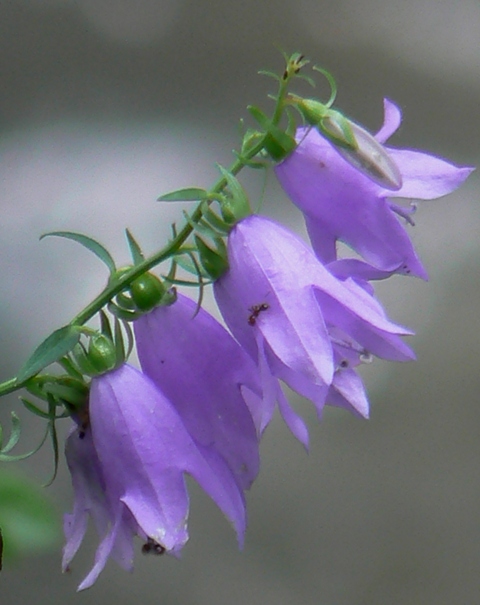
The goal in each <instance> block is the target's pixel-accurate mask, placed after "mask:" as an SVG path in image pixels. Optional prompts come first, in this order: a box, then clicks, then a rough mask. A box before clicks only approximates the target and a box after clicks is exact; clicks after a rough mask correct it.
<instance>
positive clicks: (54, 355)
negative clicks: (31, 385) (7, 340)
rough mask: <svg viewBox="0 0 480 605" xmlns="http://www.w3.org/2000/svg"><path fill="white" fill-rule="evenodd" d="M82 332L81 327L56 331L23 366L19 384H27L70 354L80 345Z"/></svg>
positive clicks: (67, 327) (19, 375)
mask: <svg viewBox="0 0 480 605" xmlns="http://www.w3.org/2000/svg"><path fill="white" fill-rule="evenodd" d="M81 332H82V327H81V326H71V325H68V326H64V327H63V328H59V329H58V330H55V332H53V334H50V336H49V337H48V338H46V339H45V340H44V341H43V342H42V343H41V344H40V345H39V346H38V347H37V348H36V349H35V351H34V352H33V353H32V355H31V356H30V357H29V359H28V360H27V361H26V362H25V364H24V365H23V366H22V368H21V369H20V372H19V373H18V376H17V382H19V383H21V382H25V381H26V380H28V379H29V378H32V376H35V374H38V372H40V371H41V370H43V369H44V368H46V367H47V366H49V365H50V364H52V363H55V362H56V361H57V360H58V359H60V357H63V356H64V355H66V354H67V353H69V352H70V351H71V350H72V349H73V347H74V346H75V345H76V344H77V343H78V341H79V339H80V335H81Z"/></svg>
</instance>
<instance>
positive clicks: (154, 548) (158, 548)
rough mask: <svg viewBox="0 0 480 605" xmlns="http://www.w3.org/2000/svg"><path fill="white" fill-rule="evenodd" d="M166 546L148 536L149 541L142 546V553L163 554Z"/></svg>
mask: <svg viewBox="0 0 480 605" xmlns="http://www.w3.org/2000/svg"><path fill="white" fill-rule="evenodd" d="M165 550H166V549H165V546H162V545H161V544H159V543H158V542H156V541H155V540H154V539H153V538H147V541H146V542H145V544H144V545H143V546H142V553H143V554H144V555H149V554H150V553H151V554H154V555H163V553H164V552H165Z"/></svg>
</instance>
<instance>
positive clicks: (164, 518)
mask: <svg viewBox="0 0 480 605" xmlns="http://www.w3.org/2000/svg"><path fill="white" fill-rule="evenodd" d="M89 418H90V424H89V427H88V429H87V430H86V431H84V432H82V433H79V432H75V433H72V434H71V435H70V437H69V439H68V442H67V457H68V460H69V467H70V470H71V473H72V479H73V483H74V490H75V505H74V511H73V513H72V515H67V517H66V520H65V534H66V538H67V543H66V546H65V552H64V565H68V563H69V561H70V560H71V558H72V557H73V556H74V554H75V552H76V550H77V549H78V547H79V546H80V543H81V541H82V538H83V534H84V531H85V525H86V511H87V512H88V514H89V515H90V516H92V518H93V519H94V522H95V524H96V525H97V531H98V532H99V534H100V535H101V541H100V544H99V546H98V548H97V552H96V555H95V564H94V567H93V568H92V570H91V572H90V573H89V574H88V575H87V577H86V578H85V580H84V581H83V582H82V583H81V584H80V587H79V589H84V588H88V587H89V586H91V585H92V584H93V583H94V582H95V580H96V578H97V577H98V575H99V573H100V572H101V571H102V569H103V567H104V566H105V563H106V561H107V559H108V557H109V556H112V557H114V558H115V559H117V560H118V561H119V562H120V563H121V564H122V565H123V566H124V567H125V568H131V561H132V548H133V547H132V538H133V536H134V535H139V536H140V537H141V538H142V539H143V540H146V543H147V546H148V545H150V546H152V547H153V548H154V549H156V551H157V552H163V551H166V552H171V553H173V554H176V553H178V552H179V551H180V550H181V548H182V547H183V546H184V544H185V542H186V541H187V539H188V532H187V517H188V507H189V498H188V493H187V489H186V485H185V478H184V473H188V474H190V475H191V476H192V477H193V478H194V479H195V480H196V481H197V482H198V483H199V484H200V486H201V487H202V488H203V489H204V490H205V491H206V492H207V493H208V494H209V496H210V497H211V498H212V499H213V500H214V501H215V502H216V504H217V505H218V506H219V508H220V509H221V510H222V511H223V512H224V514H225V515H226V516H227V517H228V519H229V520H230V521H231V522H232V524H233V526H234V528H235V530H236V532H237V536H238V540H239V542H240V544H242V542H243V536H244V532H245V503H244V499H243V492H242V490H241V489H240V488H239V486H238V484H237V481H236V480H235V478H234V476H233V475H232V473H231V471H230V469H229V468H228V467H227V466H226V464H222V462H221V461H216V462H215V464H213V463H212V461H211V460H206V458H205V457H204V456H203V455H202V453H201V452H200V450H199V448H198V447H197V446H196V445H195V443H194V441H193V440H192V438H191V437H190V435H189V433H188V431H187V430H186V428H185V426H184V425H183V423H182V421H181V419H180V417H179V415H178V413H177V412H176V410H175V409H174V407H173V406H172V405H171V403H170V402H169V401H168V399H167V398H166V397H165V396H164V395H163V393H161V391H160V390H159V389H158V388H157V387H156V386H155V385H154V383H153V382H152V381H151V380H150V379H149V378H148V377H146V376H145V375H144V374H142V373H141V372H139V371H138V370H136V369H135V368H133V367H131V366H129V365H127V364H124V365H122V366H121V367H119V368H118V369H116V370H113V371H111V372H108V373H106V374H102V375H100V376H97V377H95V378H93V379H92V383H91V389H90V399H89ZM82 437H83V438H82Z"/></svg>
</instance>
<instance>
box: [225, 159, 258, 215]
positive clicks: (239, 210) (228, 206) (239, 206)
mask: <svg viewBox="0 0 480 605" xmlns="http://www.w3.org/2000/svg"><path fill="white" fill-rule="evenodd" d="M217 168H218V169H219V170H220V172H221V174H222V176H223V178H224V179H225V181H226V182H227V186H228V188H229V190H230V193H231V194H232V199H231V200H225V201H224V202H223V203H222V204H221V206H220V208H221V211H222V216H223V218H224V220H225V221H226V223H227V224H230V225H234V224H235V223H237V222H238V221H240V220H242V218H245V217H247V216H250V215H251V214H252V209H251V208H250V202H249V201H248V197H247V194H246V192H245V189H244V188H243V187H242V185H241V183H240V181H239V180H238V179H237V178H236V177H235V176H234V175H233V174H232V173H231V172H228V170H225V168H223V166H220V164H217Z"/></svg>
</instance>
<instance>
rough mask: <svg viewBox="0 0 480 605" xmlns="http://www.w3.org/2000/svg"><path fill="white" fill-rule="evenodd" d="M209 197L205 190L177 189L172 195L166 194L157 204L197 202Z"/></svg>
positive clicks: (194, 188)
mask: <svg viewBox="0 0 480 605" xmlns="http://www.w3.org/2000/svg"><path fill="white" fill-rule="evenodd" d="M207 197H208V193H207V192H206V191H205V189H199V188H198V187H188V188H187V189H177V190H176V191H172V192H171V193H164V194H163V195H161V196H160V197H159V198H158V200H157V202H196V201H198V200H204V199H206V198H207Z"/></svg>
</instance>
